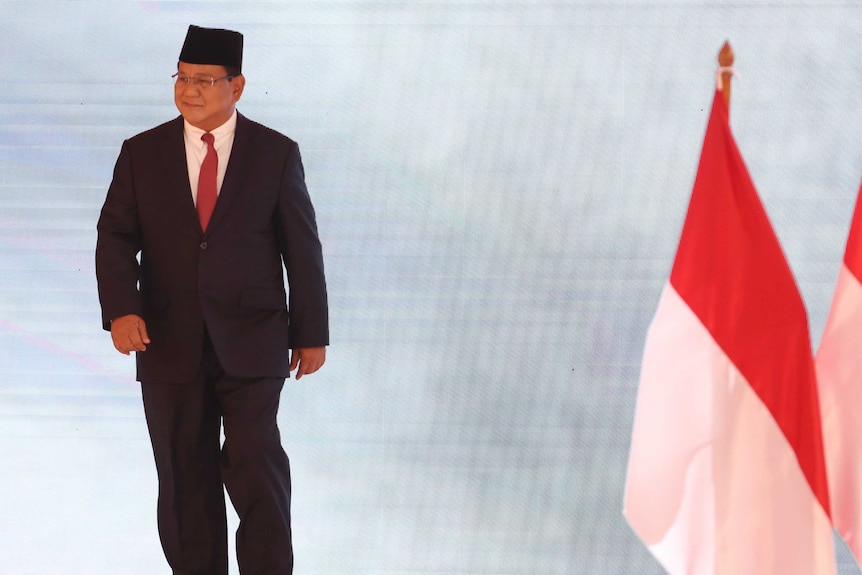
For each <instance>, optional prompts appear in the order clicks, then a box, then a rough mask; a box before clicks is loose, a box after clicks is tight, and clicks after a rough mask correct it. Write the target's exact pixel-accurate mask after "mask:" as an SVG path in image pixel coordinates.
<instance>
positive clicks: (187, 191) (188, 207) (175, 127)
mask: <svg viewBox="0 0 862 575" xmlns="http://www.w3.org/2000/svg"><path fill="white" fill-rule="evenodd" d="M160 152H161V157H162V162H163V164H162V165H163V166H164V169H165V174H166V175H167V176H168V179H169V180H170V183H171V190H172V194H173V199H174V200H175V201H176V202H177V204H178V205H179V206H181V207H180V209H181V210H182V211H183V212H184V214H185V215H184V217H186V218H188V220H189V223H191V224H193V225H194V226H195V227H197V229H198V231H200V232H201V233H203V230H201V223H200V219H199V218H198V212H197V209H195V202H194V199H193V198H192V189H191V186H190V185H189V165H188V160H187V159H186V142H185V138H184V136H183V118H182V116H180V117H178V118H177V119H175V120H174V121H172V122H170V123H169V124H168V125H167V130H166V131H165V134H164V138H163V141H162V144H161V149H160Z"/></svg>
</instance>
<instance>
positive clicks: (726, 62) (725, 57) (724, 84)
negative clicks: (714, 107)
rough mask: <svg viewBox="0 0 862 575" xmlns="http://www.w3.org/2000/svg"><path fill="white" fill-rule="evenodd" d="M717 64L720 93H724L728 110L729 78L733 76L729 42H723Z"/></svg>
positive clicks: (731, 52) (731, 53) (731, 51)
mask: <svg viewBox="0 0 862 575" xmlns="http://www.w3.org/2000/svg"><path fill="white" fill-rule="evenodd" d="M718 65H719V68H720V70H721V93H722V94H724V103H725V104H726V105H727V109H728V110H730V78H731V76H733V71H732V70H731V67H732V66H733V48H731V47H730V42H728V41H726V40H725V42H724V45H723V46H722V47H721V50H720V51H719V52H718Z"/></svg>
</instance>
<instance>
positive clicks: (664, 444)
mask: <svg viewBox="0 0 862 575" xmlns="http://www.w3.org/2000/svg"><path fill="white" fill-rule="evenodd" d="M857 301H858V300H857ZM860 351H862V348H860ZM860 355H862V354H860ZM641 370H642V371H641V379H640V389H639V392H638V401H637V409H636V413H635V421H634V429H633V433H632V444H631V455H630V459H629V469H628V477H627V485H626V494H625V515H626V517H627V519H628V521H629V523H630V524H631V526H632V527H633V528H634V530H635V531H636V532H637V534H638V535H639V536H640V538H641V539H642V540H643V541H644V543H645V544H646V545H647V546H648V547H649V549H650V551H651V552H652V553H653V555H655V557H656V558H657V559H658V560H659V561H660V562H661V563H662V565H663V566H664V568H665V569H666V570H667V571H668V572H669V573H671V574H672V575H771V574H780V575H815V574H816V575H829V574H833V573H835V556H834V551H833V545H832V526H831V524H830V519H829V495H828V491H827V481H826V473H825V463H824V457H823V443H822V439H821V428H820V408H819V404H818V397H817V384H816V382H815V371H814V360H813V357H812V353H811V344H810V340H809V335H808V319H807V316H806V313H805V308H804V305H803V302H802V299H801V297H800V295H799V292H798V290H797V289H796V284H795V282H794V280H793V276H792V274H791V271H790V268H789V267H788V265H787V262H786V260H785V258H784V255H783V253H782V250H781V247H780V245H779V243H778V239H777V238H776V236H775V233H774V232H773V230H772V226H771V225H770V223H769V220H768V218H767V216H766V212H765V211H764V209H763V206H762V204H761V203H760V200H759V198H758V196H757V192H756V190H755V189H754V185H753V184H752V182H751V178H750V177H749V175H748V171H747V170H746V168H745V164H744V163H743V161H742V157H741V156H740V154H739V150H738V149H737V147H736V143H735V142H734V139H733V135H732V134H731V131H730V125H729V123H728V112H727V106H726V105H725V102H724V99H723V96H722V94H721V92H718V91H717V92H716V93H715V99H714V101H713V105H712V111H711V113H710V117H709V123H708V124H707V128H706V136H705V137H704V142H703V150H702V152H701V157H700V165H699V166H698V170H697V176H696V178H695V182H694V189H693V190H692V195H691V203H690V204H689V208H688V214H687V216H686V220H685V225H684V227H683V231H682V237H681V238H680V242H679V248H678V251H677V255H676V259H675V261H674V264H673V269H672V271H671V276H670V281H669V283H668V284H667V285H666V286H665V289H664V292H663V294H662V297H661V301H660V302H659V307H658V311H657V312H656V315H655V318H654V319H653V323H652V325H651V326H650V329H649V332H648V334H647V339H646V345H645V349H644V358H643V364H642V368H641Z"/></svg>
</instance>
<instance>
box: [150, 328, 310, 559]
mask: <svg viewBox="0 0 862 575" xmlns="http://www.w3.org/2000/svg"><path fill="white" fill-rule="evenodd" d="M206 339H207V341H205V342H204V359H203V362H202V365H201V369H200V370H199V373H198V375H197V376H196V377H195V379H194V380H193V381H191V382H179V383H177V384H176V385H174V384H147V383H146V382H143V383H142V384H141V389H142V395H143V402H144V412H145V414H146V418H147V427H148V428H149V432H150V440H151V442H152V445H153V454H154V455H155V460H156V470H157V472H158V479H159V501H158V525H159V536H160V538H161V541H162V548H163V549H164V552H165V557H166V558H167V560H168V563H169V564H170V566H171V568H172V569H173V573H174V575H227V571H228V570H227V564H228V558H227V519H226V513H225V498H224V489H225V488H226V489H227V492H228V495H229V496H230V500H231V503H232V504H233V506H234V509H236V512H237V515H238V516H239V521H240V523H239V528H238V529H237V533H236V553H237V562H238V564H239V569H240V573H242V575H290V574H291V573H292V572H293V548H292V544H291V531H290V466H289V463H288V459H287V455H286V454H285V453H284V450H283V449H282V447H281V438H280V435H279V431H278V426H277V424H276V414H277V412H278V402H279V395H280V393H281V389H282V387H283V386H284V379H283V378H280V379H272V378H262V379H248V378H237V377H231V376H230V375H228V374H226V373H224V370H223V369H222V367H221V364H220V363H219V361H218V358H217V357H216V355H215V353H214V352H213V349H212V345H211V344H210V342H209V338H206ZM144 353H146V352H144ZM222 424H224V437H225V439H224V445H221V433H220V432H221V426H222Z"/></svg>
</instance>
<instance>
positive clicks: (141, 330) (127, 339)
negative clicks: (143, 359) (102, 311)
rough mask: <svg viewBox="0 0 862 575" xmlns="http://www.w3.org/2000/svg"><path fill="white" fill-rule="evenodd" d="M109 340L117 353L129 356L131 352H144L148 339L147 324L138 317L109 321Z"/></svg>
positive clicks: (132, 315) (125, 316) (130, 316)
mask: <svg viewBox="0 0 862 575" xmlns="http://www.w3.org/2000/svg"><path fill="white" fill-rule="evenodd" d="M111 339H112V340H114V347H115V348H117V351H119V352H120V353H124V354H126V355H129V353H131V352H133V351H146V350H147V345H146V344H148V343H150V338H149V336H148V335H147V324H145V323H144V320H143V318H141V316H139V315H134V314H130V315H124V316H121V317H118V318H117V319H115V320H113V321H111Z"/></svg>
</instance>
